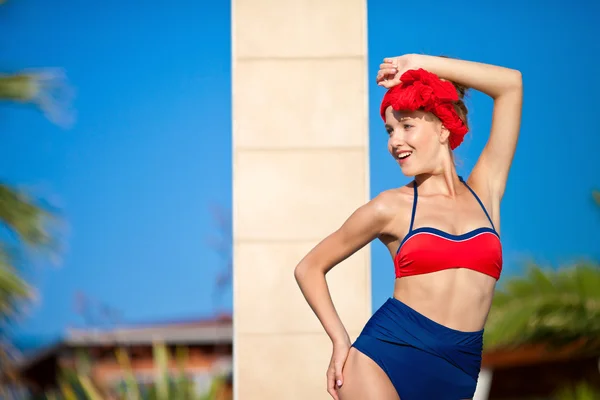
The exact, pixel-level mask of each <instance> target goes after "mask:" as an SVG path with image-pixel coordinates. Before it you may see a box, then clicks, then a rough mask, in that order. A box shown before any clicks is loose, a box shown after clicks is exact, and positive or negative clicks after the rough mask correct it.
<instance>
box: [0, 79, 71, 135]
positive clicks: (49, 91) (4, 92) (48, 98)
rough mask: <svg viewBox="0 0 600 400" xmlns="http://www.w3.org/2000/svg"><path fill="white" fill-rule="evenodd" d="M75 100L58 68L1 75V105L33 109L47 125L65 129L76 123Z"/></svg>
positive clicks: (66, 80)
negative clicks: (49, 123)
mask: <svg viewBox="0 0 600 400" xmlns="http://www.w3.org/2000/svg"><path fill="white" fill-rule="evenodd" d="M74 98H75V90H74V89H73V87H72V86H71V85H70V84H69V82H68V79H67V77H66V74H65V72H64V71H63V70H61V69H59V68H44V69H40V70H25V71H21V72H17V73H11V74H7V73H4V74H0V101H2V100H5V101H12V102H18V103H23V104H31V105H34V106H36V107H38V108H39V109H40V110H41V111H42V112H43V113H44V115H45V116H46V117H47V118H48V119H49V120H50V121H52V122H53V123H55V124H57V125H59V126H62V127H64V128H68V127H70V126H71V125H72V124H73V122H74V121H75V113H74V112H73V109H72V103H73V100H74Z"/></svg>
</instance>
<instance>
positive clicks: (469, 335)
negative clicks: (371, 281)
mask: <svg viewBox="0 0 600 400" xmlns="http://www.w3.org/2000/svg"><path fill="white" fill-rule="evenodd" d="M377 82H378V84H379V85H380V86H383V87H384V88H387V89H389V90H388V91H387V93H386V95H385V96H384V98H383V102H382V105H381V116H382V118H383V120H384V121H385V127H386V130H387V132H388V135H389V139H388V150H389V152H390V154H391V155H392V157H394V158H395V159H396V160H397V162H398V163H399V165H400V169H401V170H402V173H403V174H405V175H407V176H412V177H414V180H413V181H412V182H411V183H409V184H408V185H406V186H404V187H400V188H396V189H391V190H388V191H385V192H383V193H381V194H379V195H378V196H377V197H375V198H374V199H373V200H371V201H370V202H368V203H367V204H365V205H363V206H361V207H360V208H359V209H357V210H356V211H355V212H354V213H353V214H352V215H351V216H350V217H349V218H348V220H347V221H346V222H345V223H344V224H343V225H342V226H341V227H340V228H339V229H338V230H337V231H336V232H334V233H332V234H331V235H330V236H328V237H327V238H326V239H324V240H323V241H322V242H321V243H319V244H318V245H317V246H316V247H315V248H314V249H312V250H311V251H310V252H309V253H308V254H307V255H306V256H305V257H304V259H303V260H302V261H301V262H300V263H299V264H298V266H297V267H296V269H295V277H296V280H297V282H298V284H299V286H300V289H301V290H302V293H303V294H304V296H305V298H306V300H307V302H308V304H309V305H310V307H311V308H312V310H313V311H314V312H315V314H316V316H317V317H318V318H319V320H320V321H321V323H322V325H323V327H324V328H325V331H326V332H327V334H328V335H329V337H330V338H331V340H332V343H333V355H332V357H331V363H330V365H329V369H328V371H327V382H328V384H327V385H328V392H329V393H330V394H331V396H332V397H333V398H334V399H339V400H354V399H359V400H369V399H377V400H388V399H389V400H392V399H394V400H397V399H399V398H400V399H402V400H414V399H418V400H421V399H435V400H441V399H452V400H459V399H471V398H472V397H473V394H474V392H475V387H476V383H477V378H478V374H479V370H480V366H481V353H482V346H483V327H484V324H485V321H486V318H487V315H488V312H489V309H490V305H491V302H492V296H493V292H494V286H495V284H496V281H497V280H498V279H499V277H500V272H501V269H502V247H501V242H500V235H499V227H500V201H501V199H502V196H503V194H504V189H505V187H506V180H507V177H508V172H509V169H510V165H511V163H512V159H513V155H514V153H515V148H516V145H517V138H518V135H519V127H520V120H521V108H522V92H523V89H522V80H521V74H520V72H519V71H516V70H512V69H507V68H503V67H498V66H492V65H487V64H480V63H475V62H469V61H463V60H456V59H449V58H444V57H434V56H425V55H415V54H410V55H404V56H401V57H395V58H387V59H385V60H384V62H383V64H381V66H380V70H379V72H378V74H377ZM465 87H470V88H473V89H475V90H479V91H481V92H483V93H485V94H487V95H488V96H490V97H491V98H492V99H493V101H494V111H493V115H492V127H491V132H490V136H489V139H488V141H487V144H486V146H485V148H484V149H483V152H482V153H481V155H480V157H479V159H478V161H477V163H476V165H475V167H474V168H473V171H472V172H471V174H470V176H469V178H468V180H466V181H465V180H463V179H462V177H460V176H458V175H457V172H456V168H455V165H454V158H453V154H452V151H453V150H454V149H455V148H456V147H457V146H458V145H460V144H461V142H462V140H463V137H464V135H465V134H466V133H467V131H468V123H467V118H466V117H467V109H466V107H465V105H464V103H463V101H462V96H463V95H464V88H465ZM376 238H377V239H379V240H380V241H381V242H383V244H385V246H386V247H387V248H388V249H389V251H390V255H391V256H392V259H393V261H394V267H395V272H396V281H395V287H394V293H393V297H391V298H390V299H388V301H386V302H385V304H383V305H382V306H381V308H380V309H379V310H377V311H376V312H375V314H374V315H373V316H372V317H371V319H370V320H369V321H368V323H367V324H366V326H365V328H364V329H363V331H362V333H361V334H360V336H359V337H358V339H357V340H356V341H355V342H354V343H351V341H350V338H349V336H348V333H347V332H346V329H345V328H344V326H343V324H342V322H341V321H340V318H339V316H338V314H337V312H336V310H335V308H334V305H333V303H332V300H331V297H330V295H329V291H328V288H327V283H326V280H325V274H326V273H327V272H328V271H329V270H330V269H331V268H333V267H334V266H335V265H337V264H339V263H340V262H341V261H343V260H344V259H346V258H347V257H349V256H350V255H352V254H353V253H354V252H356V251H357V250H359V249H360V248H362V247H363V246H365V245H367V244H368V243H370V242H371V241H372V240H374V239H376Z"/></svg>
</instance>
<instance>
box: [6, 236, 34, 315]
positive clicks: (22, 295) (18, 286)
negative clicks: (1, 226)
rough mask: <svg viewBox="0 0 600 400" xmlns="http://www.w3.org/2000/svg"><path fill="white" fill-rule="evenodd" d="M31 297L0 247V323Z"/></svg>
mask: <svg viewBox="0 0 600 400" xmlns="http://www.w3.org/2000/svg"><path fill="white" fill-rule="evenodd" d="M32 297H33V291H32V289H31V288H30V287H29V285H27V283H26V282H25V281H24V280H23V279H22V278H21V277H20V276H19V274H18V272H17V271H16V270H15V268H14V267H13V266H12V265H11V263H10V256H9V255H8V254H7V252H6V251H5V249H4V247H3V246H1V245H0V322H2V320H6V319H7V318H10V317H12V316H13V315H14V314H15V313H16V311H17V305H18V304H19V303H20V302H21V301H25V300H29V299H31V298H32Z"/></svg>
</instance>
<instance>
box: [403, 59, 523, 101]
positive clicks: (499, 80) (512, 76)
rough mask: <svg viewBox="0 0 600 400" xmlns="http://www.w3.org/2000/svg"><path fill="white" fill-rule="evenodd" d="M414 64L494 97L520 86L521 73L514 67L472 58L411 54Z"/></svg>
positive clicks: (519, 88)
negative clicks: (466, 59)
mask: <svg viewBox="0 0 600 400" xmlns="http://www.w3.org/2000/svg"><path fill="white" fill-rule="evenodd" d="M411 57H413V59H414V64H415V65H417V66H418V67H420V68H423V69H425V70H427V71H430V72H433V73H434V74H436V75H438V76H439V77H440V78H442V79H447V80H450V81H453V82H456V83H458V84H460V85H463V86H467V87H470V88H473V89H475V90H478V91H480V92H482V93H485V94H487V95H488V96H490V97H492V98H493V99H497V98H499V97H501V96H503V95H504V94H507V93H514V92H515V91H519V90H521V86H522V80H521V73H520V72H519V71H517V70H515V69H510V68H505V67H500V66H496V65H490V64H483V63H478V62H474V61H465V60H457V59H453V58H445V57H436V56H428V55H421V54H412V55H411Z"/></svg>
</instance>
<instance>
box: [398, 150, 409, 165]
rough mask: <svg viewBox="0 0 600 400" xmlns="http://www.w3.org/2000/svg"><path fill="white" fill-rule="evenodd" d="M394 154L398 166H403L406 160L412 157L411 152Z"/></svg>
mask: <svg viewBox="0 0 600 400" xmlns="http://www.w3.org/2000/svg"><path fill="white" fill-rule="evenodd" d="M396 154H397V155H396V158H397V159H398V162H399V163H400V164H404V163H405V162H406V160H408V159H409V158H410V156H411V155H412V151H400V152H398V153H396Z"/></svg>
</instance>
